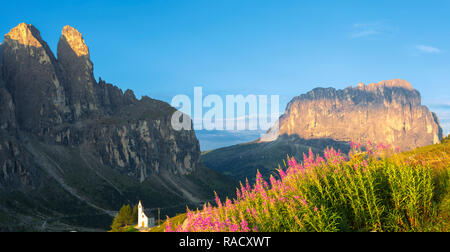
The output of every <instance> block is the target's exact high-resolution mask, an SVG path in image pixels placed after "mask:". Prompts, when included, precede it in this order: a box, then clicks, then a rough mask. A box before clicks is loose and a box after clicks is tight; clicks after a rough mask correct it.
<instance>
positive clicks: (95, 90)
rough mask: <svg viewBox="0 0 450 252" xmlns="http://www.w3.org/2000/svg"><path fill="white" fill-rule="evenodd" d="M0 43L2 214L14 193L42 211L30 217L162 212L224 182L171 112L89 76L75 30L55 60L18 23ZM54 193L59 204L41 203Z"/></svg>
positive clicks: (65, 34)
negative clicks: (132, 205) (137, 208)
mask: <svg viewBox="0 0 450 252" xmlns="http://www.w3.org/2000/svg"><path fill="white" fill-rule="evenodd" d="M0 49H1V50H0V69H1V71H0V196H1V197H0V198H1V199H3V200H6V201H8V200H11V202H9V203H8V202H0V203H1V204H0V211H5V209H2V206H6V205H8V204H10V205H13V206H15V208H14V209H16V210H17V207H19V206H18V205H17V203H13V202H17V200H16V199H15V198H14V197H12V196H11V193H13V192H17V191H19V192H21V193H25V196H24V197H22V198H23V199H24V200H25V201H26V200H30V199H33V200H34V201H35V202H36V204H37V205H38V206H39V207H36V208H38V209H46V211H47V212H45V213H43V212H40V213H36V215H38V216H45V214H48V211H50V212H54V211H56V212H59V213H60V214H62V215H65V214H67V213H68V212H67V211H69V210H68V209H66V208H64V207H63V206H66V205H68V204H69V202H71V203H70V204H76V205H77V206H79V208H77V209H78V210H79V211H81V212H83V211H87V210H86V209H91V210H89V211H90V212H89V211H88V212H89V213H88V214H90V215H92V214H99V212H100V213H101V214H106V215H110V214H111V212H110V211H109V210H117V209H118V208H120V206H121V204H123V203H126V202H129V201H136V202H137V200H143V201H144V202H146V205H147V206H149V207H161V208H163V209H167V212H166V213H170V211H177V210H176V209H177V208H173V205H176V206H178V207H179V208H178V209H182V210H183V209H184V208H185V206H186V205H192V204H194V205H195V204H199V203H201V202H203V201H205V200H206V199H207V198H208V197H209V196H213V195H212V194H211V193H210V192H212V191H213V190H214V189H215V188H209V187H210V186H211V185H212V184H216V185H220V184H221V183H222V182H220V181H218V179H217V178H218V177H217V176H216V175H215V173H214V172H212V171H208V170H207V169H206V168H205V167H204V166H203V165H202V163H201V161H200V148H199V143H198V140H197V138H196V136H195V133H194V132H193V131H183V130H182V131H176V130H174V129H172V127H171V123H170V122H171V116H172V114H173V113H174V112H175V109H174V108H172V107H171V106H169V105H168V104H167V103H165V102H162V101H158V100H154V99H151V98H149V97H146V96H144V97H142V98H141V99H137V98H136V97H135V95H134V93H133V91H131V90H127V91H125V92H123V91H122V90H120V89H119V88H118V87H116V86H114V85H112V84H109V83H106V82H105V81H104V80H102V79H100V80H99V81H98V82H97V81H96V80H95V78H94V74H93V64H92V62H91V60H90V56H89V49H88V47H87V45H86V44H85V42H84V39H83V37H82V35H81V33H80V32H78V31H77V30H76V29H75V28H72V27H70V26H65V27H64V28H63V31H62V35H61V38H60V41H59V43H58V49H57V51H58V52H57V56H58V58H56V57H55V56H54V55H53V53H52V51H51V50H50V49H49V47H48V46H47V44H46V42H45V41H44V40H43V39H42V38H41V36H40V33H39V31H38V30H37V29H36V28H35V27H34V26H32V25H29V24H25V23H22V24H20V25H18V26H17V27H15V28H13V29H12V30H11V31H10V32H9V33H8V34H6V35H5V38H4V43H3V44H2V45H0ZM215 176H216V177H215ZM226 183H228V184H229V185H223V187H222V188H227V187H228V186H230V189H232V190H234V186H233V184H232V183H229V181H228V182H226ZM205 187H208V188H209V189H210V190H208V191H205V190H204V189H205ZM56 192H58V193H56ZM3 193H5V194H3ZM31 195H33V196H31ZM52 195H59V196H58V198H59V199H60V200H56V203H51V204H50V203H48V202H49V200H50V199H49V197H53V196H52ZM11 197H12V198H11ZM74 202H77V203H74ZM70 204H69V205H70ZM83 204H84V205H83ZM49 205H51V206H50V207H49ZM61 208H63V210H61ZM74 209H75V208H74ZM108 209H109V210H108ZM16 210H14V211H16ZM72 210H73V209H72ZM72 210H71V211H72ZM17 211H18V210H17ZM93 212H94V213H93ZM77 216H79V214H78V215H77ZM77 218H78V217H77ZM108 225H109V223H108ZM0 226H1V225H0Z"/></svg>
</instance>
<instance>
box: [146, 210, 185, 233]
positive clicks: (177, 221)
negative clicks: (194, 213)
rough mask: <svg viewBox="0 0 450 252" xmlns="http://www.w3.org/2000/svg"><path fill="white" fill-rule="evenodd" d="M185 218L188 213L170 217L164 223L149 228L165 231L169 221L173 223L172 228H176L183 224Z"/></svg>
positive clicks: (150, 230)
mask: <svg viewBox="0 0 450 252" xmlns="http://www.w3.org/2000/svg"><path fill="white" fill-rule="evenodd" d="M184 220H186V214H185V213H183V214H178V215H176V216H175V217H172V218H168V219H167V220H166V221H164V222H163V223H162V224H160V225H158V226H156V227H153V228H151V229H149V232H164V230H165V228H166V225H167V223H169V222H170V223H171V224H172V228H174V229H175V228H176V227H178V226H179V225H181V224H183V222H184Z"/></svg>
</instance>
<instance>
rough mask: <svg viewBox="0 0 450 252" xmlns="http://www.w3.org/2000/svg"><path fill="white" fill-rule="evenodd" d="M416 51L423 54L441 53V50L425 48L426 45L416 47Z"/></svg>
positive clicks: (430, 47)
mask: <svg viewBox="0 0 450 252" xmlns="http://www.w3.org/2000/svg"><path fill="white" fill-rule="evenodd" d="M416 49H417V50H419V51H421V52H423V53H441V52H442V50H441V49H439V48H436V47H432V46H426V45H417V46H416Z"/></svg>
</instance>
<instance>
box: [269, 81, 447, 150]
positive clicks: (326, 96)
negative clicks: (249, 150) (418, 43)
mask: <svg viewBox="0 0 450 252" xmlns="http://www.w3.org/2000/svg"><path fill="white" fill-rule="evenodd" d="M275 129H276V128H275ZM282 135H288V136H292V135H295V136H298V137H300V138H302V139H332V140H335V141H343V142H350V141H354V142H359V143H362V144H365V143H367V142H368V141H371V142H378V143H384V144H391V145H392V146H395V147H399V148H400V149H401V150H409V149H413V148H415V147H419V146H425V145H429V144H435V143H439V141H440V139H441V138H442V129H441V127H440V125H439V120H438V119H437V117H436V115H435V114H434V113H431V112H430V111H429V110H428V108H427V107H425V106H423V105H422V104H421V99H420V93H419V92H418V91H417V90H415V89H413V87H412V85H411V84H410V83H409V82H407V81H405V80H401V79H394V80H386V81H380V82H378V83H371V84H368V85H365V84H364V83H360V84H358V85H357V86H356V87H349V88H345V89H342V90H336V89H334V88H316V89H314V90H312V91H310V92H308V93H306V94H302V95H300V96H297V97H295V98H294V99H293V100H292V101H291V102H290V103H289V104H288V106H287V108H286V112H285V113H284V114H283V115H282V116H281V117H280V122H279V132H274V130H270V131H269V132H268V134H267V138H268V140H274V139H275V138H276V137H277V136H282ZM269 136H270V137H269ZM264 140H265V141H267V140H266V139H265V138H262V139H261V141H264Z"/></svg>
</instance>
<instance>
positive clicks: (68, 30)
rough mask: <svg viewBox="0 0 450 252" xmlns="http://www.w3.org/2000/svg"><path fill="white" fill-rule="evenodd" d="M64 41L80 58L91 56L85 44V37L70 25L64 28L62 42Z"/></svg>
mask: <svg viewBox="0 0 450 252" xmlns="http://www.w3.org/2000/svg"><path fill="white" fill-rule="evenodd" d="M62 39H65V40H66V41H67V44H68V45H69V46H70V48H71V49H72V50H73V52H74V53H75V54H76V55H77V56H78V57H80V56H85V55H89V48H88V47H87V45H86V43H85V42H84V39H83V36H82V35H81V33H80V32H79V31H78V30H77V29H75V28H73V27H71V26H69V25H66V26H64V28H63V30H62V35H61V40H62Z"/></svg>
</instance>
